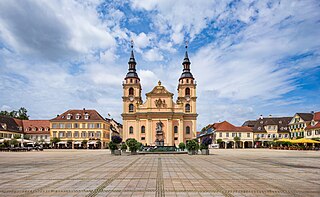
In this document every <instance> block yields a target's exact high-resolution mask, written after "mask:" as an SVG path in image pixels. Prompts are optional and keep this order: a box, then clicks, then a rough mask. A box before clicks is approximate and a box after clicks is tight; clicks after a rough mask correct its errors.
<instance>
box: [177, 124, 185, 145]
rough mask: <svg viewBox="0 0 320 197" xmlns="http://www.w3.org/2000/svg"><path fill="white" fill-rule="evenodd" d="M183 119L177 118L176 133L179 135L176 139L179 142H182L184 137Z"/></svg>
mask: <svg viewBox="0 0 320 197" xmlns="http://www.w3.org/2000/svg"><path fill="white" fill-rule="evenodd" d="M183 126H184V125H183V121H181V119H179V131H178V132H179V134H178V136H179V139H178V141H179V143H180V142H184V139H183Z"/></svg>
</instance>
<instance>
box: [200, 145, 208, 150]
mask: <svg viewBox="0 0 320 197" xmlns="http://www.w3.org/2000/svg"><path fill="white" fill-rule="evenodd" d="M206 149H208V146H206V145H204V144H200V150H206Z"/></svg>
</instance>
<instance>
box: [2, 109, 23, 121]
mask: <svg viewBox="0 0 320 197" xmlns="http://www.w3.org/2000/svg"><path fill="white" fill-rule="evenodd" d="M27 112H28V111H27V109H26V108H24V107H20V109H19V110H18V111H16V110H12V111H11V112H8V111H1V112H0V115H2V116H9V117H12V118H17V119H21V120H29V116H28V114H27Z"/></svg>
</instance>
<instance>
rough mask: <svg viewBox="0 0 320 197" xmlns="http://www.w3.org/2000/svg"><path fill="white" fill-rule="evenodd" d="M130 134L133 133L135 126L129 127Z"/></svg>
mask: <svg viewBox="0 0 320 197" xmlns="http://www.w3.org/2000/svg"><path fill="white" fill-rule="evenodd" d="M129 134H133V127H132V126H131V127H129Z"/></svg>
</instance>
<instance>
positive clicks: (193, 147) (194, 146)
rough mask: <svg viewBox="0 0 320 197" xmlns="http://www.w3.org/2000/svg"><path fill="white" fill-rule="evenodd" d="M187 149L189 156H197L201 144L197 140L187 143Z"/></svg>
mask: <svg viewBox="0 0 320 197" xmlns="http://www.w3.org/2000/svg"><path fill="white" fill-rule="evenodd" d="M186 147H187V149H188V154H189V155H195V154H197V153H198V150H199V144H198V142H197V141H196V140H189V141H187V145H186Z"/></svg>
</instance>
